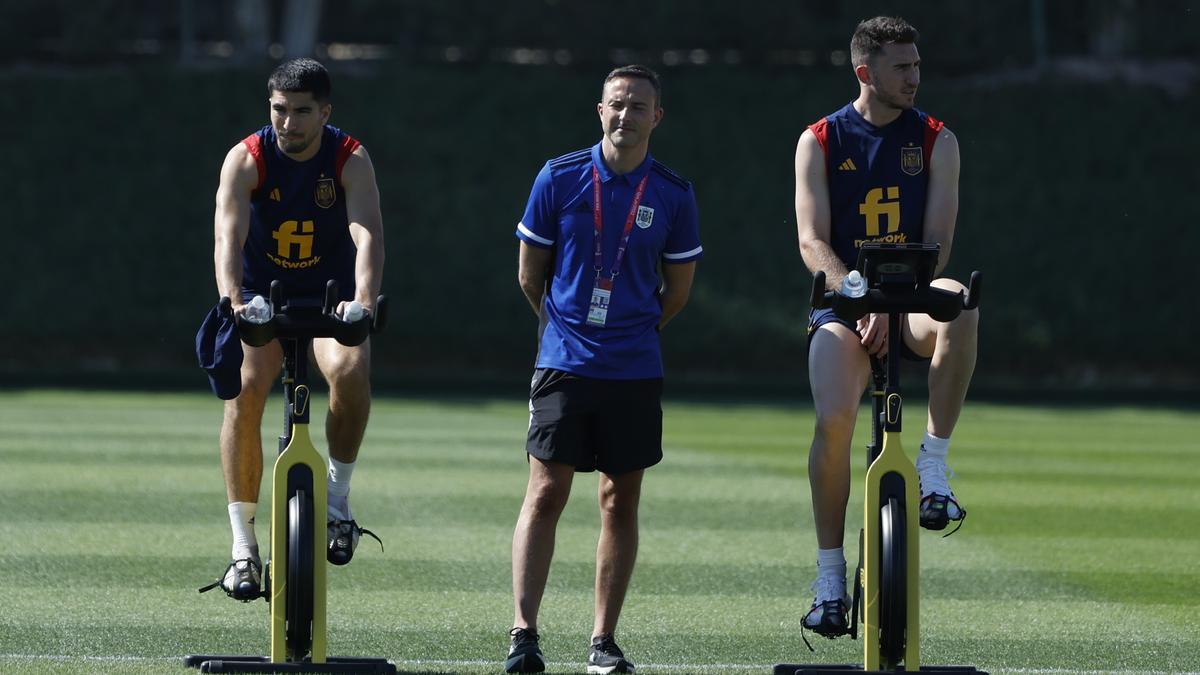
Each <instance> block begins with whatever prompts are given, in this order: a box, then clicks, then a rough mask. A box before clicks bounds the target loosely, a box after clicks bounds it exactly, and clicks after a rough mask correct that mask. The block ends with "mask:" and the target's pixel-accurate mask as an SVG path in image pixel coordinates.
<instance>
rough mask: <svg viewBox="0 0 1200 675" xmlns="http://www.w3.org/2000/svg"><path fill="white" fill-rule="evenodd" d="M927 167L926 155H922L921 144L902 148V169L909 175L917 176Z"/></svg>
mask: <svg viewBox="0 0 1200 675" xmlns="http://www.w3.org/2000/svg"><path fill="white" fill-rule="evenodd" d="M924 168H925V157H924V156H923V155H922V148H921V147H919V146H910V147H906V148H900V170H901V171H903V172H904V173H906V174H908V175H909V176H915V175H917V174H919V173H921V170H922V169H924Z"/></svg>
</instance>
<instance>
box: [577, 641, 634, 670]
mask: <svg viewBox="0 0 1200 675" xmlns="http://www.w3.org/2000/svg"><path fill="white" fill-rule="evenodd" d="M587 671H588V673H589V675H608V674H609V673H632V672H633V671H634V666H633V663H632V662H631V661H630V660H629V659H627V658H625V653H624V652H622V651H621V648H620V647H618V646H617V642H616V641H615V640H613V636H612V635H610V634H607V633H606V634H604V635H597V636H596V637H594V638H592V649H591V651H590V652H589V653H588V665H587Z"/></svg>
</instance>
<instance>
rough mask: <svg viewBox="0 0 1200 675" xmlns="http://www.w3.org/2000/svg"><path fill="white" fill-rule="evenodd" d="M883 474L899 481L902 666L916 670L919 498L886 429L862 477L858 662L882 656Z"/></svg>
mask: <svg viewBox="0 0 1200 675" xmlns="http://www.w3.org/2000/svg"><path fill="white" fill-rule="evenodd" d="M887 473H897V474H900V476H901V477H902V478H903V479H904V510H905V532H906V535H907V536H906V542H905V543H906V546H905V548H906V550H907V554H908V555H907V562H906V565H905V567H906V569H907V576H908V590H907V593H906V600H907V610H908V611H907V619H906V635H907V637H906V639H905V643H904V670H906V671H919V670H920V669H921V639H920V635H921V631H920V617H921V614H920V598H921V588H920V573H919V571H920V565H919V563H920V555H919V549H918V546H919V545H920V544H919V541H918V538H917V535H918V534H919V532H918V530H919V529H920V523H919V521H920V515H919V513H918V511H917V505H918V502H919V501H920V500H919V499H918V497H919V492H920V488H919V483H918V480H919V479H918V477H917V469H916V467H915V466H913V463H912V461H911V460H909V458H908V456H907V455H905V454H904V448H903V447H902V446H901V444H900V433H899V432H895V431H885V432H884V433H883V449H882V450H881V451H880V453H879V457H877V458H876V459H875V461H874V462H872V463H871V466H869V467H868V468H867V479H866V491H865V499H864V501H865V502H866V507H865V510H866V518H865V520H866V528H865V530H866V535H865V537H864V541H863V566H864V568H865V569H864V570H863V572H864V573H863V604H864V606H865V607H864V613H863V624H864V628H863V666H864V669H865V670H880V669H881V665H882V663H881V661H882V657H881V654H880V645H879V586H880V569H879V567H880V555H881V551H880V549H879V541H880V539H879V537H880V532H879V531H880V526H879V514H880V506H881V505H880V485H881V482H882V480H883V477H884V475H885V474H887Z"/></svg>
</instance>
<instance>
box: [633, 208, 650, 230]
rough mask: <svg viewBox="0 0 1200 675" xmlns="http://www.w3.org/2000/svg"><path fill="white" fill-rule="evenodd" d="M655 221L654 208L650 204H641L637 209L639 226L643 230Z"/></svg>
mask: <svg viewBox="0 0 1200 675" xmlns="http://www.w3.org/2000/svg"><path fill="white" fill-rule="evenodd" d="M653 223H654V209H652V208H650V207H649V206H639V207H638V210H637V226H638V227H640V228H642V229H643V230H644V229H646V228H648V227H650V225H652V224H653Z"/></svg>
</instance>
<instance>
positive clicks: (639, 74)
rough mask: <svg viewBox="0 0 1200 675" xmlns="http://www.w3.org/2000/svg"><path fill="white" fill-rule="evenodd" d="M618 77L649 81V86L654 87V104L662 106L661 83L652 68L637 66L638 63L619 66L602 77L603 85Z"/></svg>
mask: <svg viewBox="0 0 1200 675" xmlns="http://www.w3.org/2000/svg"><path fill="white" fill-rule="evenodd" d="M618 77H634V78H637V79H641V80H646V81H647V82H649V83H650V86H652V87H654V102H655V104H656V105H657V106H658V107H660V108H661V107H662V83H661V82H659V80H658V73H656V72H654V71H653V70H650V69H649V68H647V67H646V66H639V65H629V66H621V67H620V68H613V69H612V72H610V73H609V74H608V75H607V76H606V77H605V78H604V85H603V86H608V83H609V82H611V81H612V80H615V79H617V78H618Z"/></svg>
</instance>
